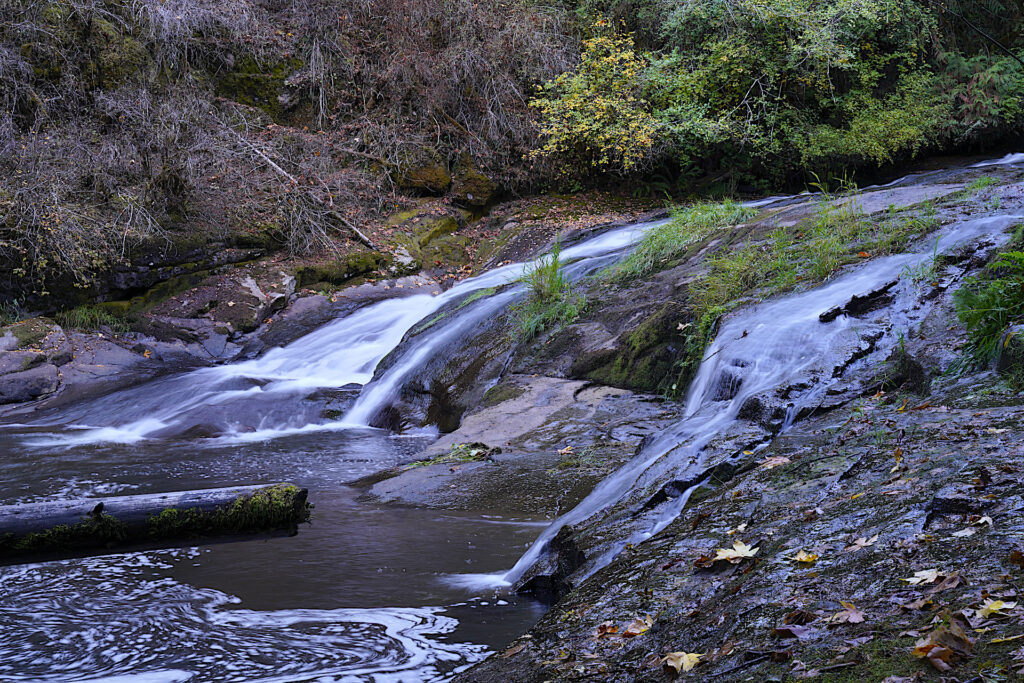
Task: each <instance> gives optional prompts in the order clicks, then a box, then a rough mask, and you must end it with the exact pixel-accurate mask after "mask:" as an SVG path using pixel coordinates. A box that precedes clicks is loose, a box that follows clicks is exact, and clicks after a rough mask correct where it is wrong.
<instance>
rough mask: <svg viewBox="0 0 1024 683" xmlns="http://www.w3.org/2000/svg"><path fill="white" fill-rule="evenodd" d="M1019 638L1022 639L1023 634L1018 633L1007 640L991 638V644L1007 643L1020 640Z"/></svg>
mask: <svg viewBox="0 0 1024 683" xmlns="http://www.w3.org/2000/svg"><path fill="white" fill-rule="evenodd" d="M1021 638H1024V633H1018V634H1017V635H1015V636H1009V637H1008V638H993V639H992V641H991V642H993V643H1009V642H1010V641H1013V640H1020V639H1021Z"/></svg>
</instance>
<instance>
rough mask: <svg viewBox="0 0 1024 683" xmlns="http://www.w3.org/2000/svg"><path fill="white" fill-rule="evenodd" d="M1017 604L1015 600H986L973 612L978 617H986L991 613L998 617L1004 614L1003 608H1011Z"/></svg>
mask: <svg viewBox="0 0 1024 683" xmlns="http://www.w3.org/2000/svg"><path fill="white" fill-rule="evenodd" d="M1016 606H1017V603H1015V602H1003V601H1002V600H986V601H985V604H984V605H982V606H981V607H980V608H979V609H977V610H976V611H975V612H974V613H975V615H977V617H978V618H979V619H987V618H989V617H991V616H992V615H996V616H998V617H1004V616H1006V615H1005V614H1003V610H1009V609H1013V608H1014V607H1016Z"/></svg>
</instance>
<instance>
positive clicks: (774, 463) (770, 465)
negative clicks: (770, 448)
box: [761, 455, 789, 470]
mask: <svg viewBox="0 0 1024 683" xmlns="http://www.w3.org/2000/svg"><path fill="white" fill-rule="evenodd" d="M788 462H789V458H787V457H786V456H784V455H773V456H772V457H770V458H765V459H764V460H762V461H761V469H763V470H770V469H774V468H776V467H778V466H779V465H785V464H786V463H788Z"/></svg>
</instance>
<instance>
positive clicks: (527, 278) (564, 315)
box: [513, 243, 587, 341]
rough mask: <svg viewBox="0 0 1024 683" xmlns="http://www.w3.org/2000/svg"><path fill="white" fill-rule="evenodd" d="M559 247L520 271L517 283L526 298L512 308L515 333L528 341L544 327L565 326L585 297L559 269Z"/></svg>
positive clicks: (578, 313) (581, 309)
mask: <svg viewBox="0 0 1024 683" xmlns="http://www.w3.org/2000/svg"><path fill="white" fill-rule="evenodd" d="M560 253H561V246H560V245H559V244H557V243H556V244H555V247H554V249H553V250H552V251H551V253H550V254H547V255H545V256H542V257H540V258H539V259H537V261H536V262H534V263H532V264H530V265H528V266H527V267H526V269H525V270H524V271H523V275H522V277H521V278H520V282H522V283H523V284H525V285H526V288H527V290H528V291H529V294H528V296H527V297H526V300H525V301H523V302H522V303H521V304H519V305H517V306H515V307H514V308H513V315H514V320H515V328H516V332H517V334H518V336H519V338H520V340H522V341H529V340H530V339H533V338H534V337H536V336H537V335H538V334H540V333H542V332H545V331H547V330H552V329H556V328H559V327H562V326H564V325H568V324H569V323H571V322H573V321H574V320H576V318H578V317H579V316H580V313H582V312H583V309H584V308H585V307H586V304H587V300H586V297H585V296H584V295H583V293H582V292H579V291H577V290H576V289H575V288H574V287H573V286H572V283H570V282H569V279H568V278H567V277H566V276H565V273H564V272H563V271H562V266H561V264H560V263H559V261H558V256H559V254H560Z"/></svg>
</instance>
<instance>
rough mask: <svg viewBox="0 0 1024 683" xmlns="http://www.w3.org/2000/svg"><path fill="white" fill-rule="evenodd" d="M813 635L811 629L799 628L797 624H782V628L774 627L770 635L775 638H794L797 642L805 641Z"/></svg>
mask: <svg viewBox="0 0 1024 683" xmlns="http://www.w3.org/2000/svg"><path fill="white" fill-rule="evenodd" d="M813 633H814V630H813V629H810V628H807V627H806V626H800V625H799V624H783V625H782V626H776V627H775V628H773V629H772V635H773V636H775V637H776V638H796V639H797V640H805V639H807V638H810V637H811V635H812V634H813Z"/></svg>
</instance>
